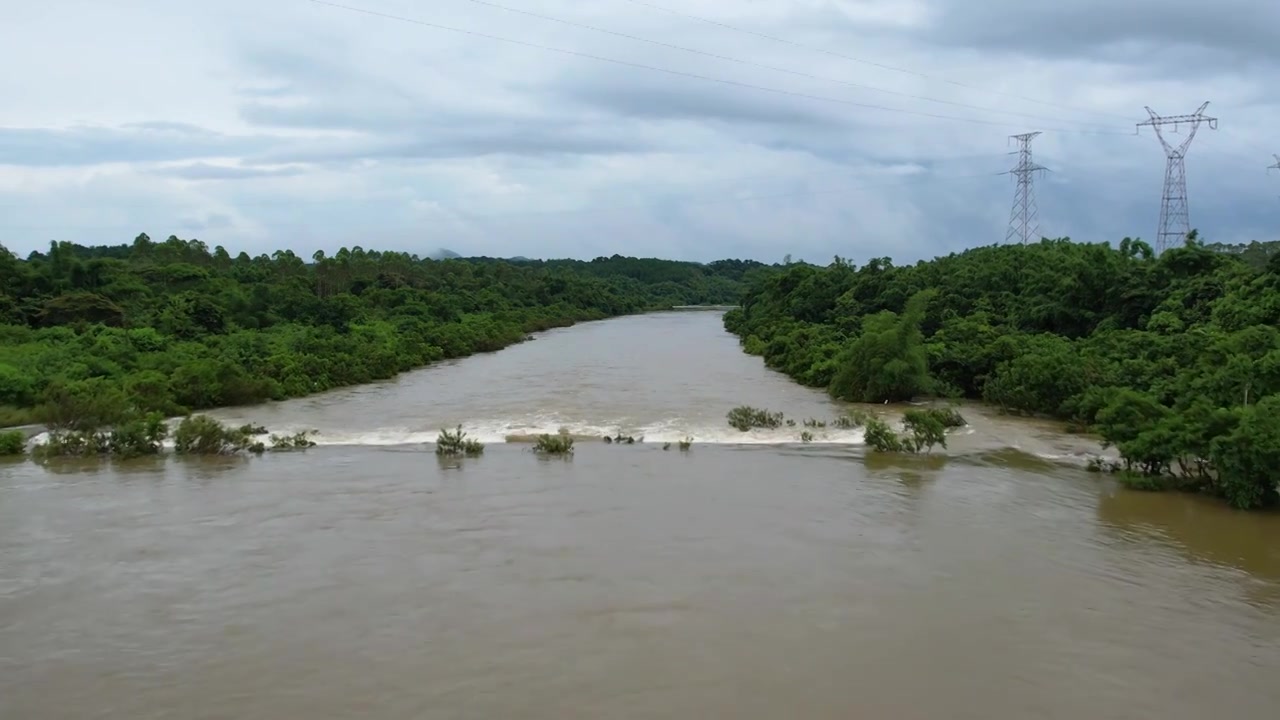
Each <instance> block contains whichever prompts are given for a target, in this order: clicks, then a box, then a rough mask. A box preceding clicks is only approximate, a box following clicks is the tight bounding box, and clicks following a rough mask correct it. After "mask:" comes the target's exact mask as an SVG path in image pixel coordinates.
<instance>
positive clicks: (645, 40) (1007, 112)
mask: <svg viewBox="0 0 1280 720" xmlns="http://www.w3.org/2000/svg"><path fill="white" fill-rule="evenodd" d="M464 1H465V2H469V3H473V4H475V5H483V6H485V7H491V8H495V9H497V10H503V11H506V12H510V13H515V14H517V15H525V16H527V17H534V18H538V19H540V20H546V21H549V22H554V23H560V24H562V25H568V26H569V27H576V28H581V29H583V30H590V31H592V32H598V33H603V34H605V35H612V36H614V37H620V38H626V39H628V40H635V41H636V42H642V43H649V44H650V45H657V46H659V47H664V48H668V49H671V50H679V51H681V52H687V53H693V54H694V55H702V56H703V57H709V58H715V59H717V60H725V61H728V62H733V63H738V64H740V65H749V66H751V67H757V68H761V69H763V70H771V71H773V72H780V73H786V74H788V75H795V76H796V77H803V78H808V79H810V80H820V81H823V82H830V83H836V84H838V85H844V86H846V87H852V88H859V89H862V90H871V91H873V92H880V93H885V94H888V95H897V96H899V97H905V98H911V99H913V100H921V101H924V102H931V103H938V104H941V105H951V106H954V107H962V108H968V109H970V110H981V111H983V112H992V113H997V114H1001V115H1014V116H1018V117H1025V118H1031V119H1033V120H1060V119H1061V118H1050V117H1046V116H1043V115H1032V114H1029V113H1021V112H1014V111H1012V110H1001V109H1000V108H993V107H984V106H982V105H971V104H969V103H962V102H955V101H952V100H941V99H938V98H931V97H927V96H924V95H914V94H912V93H906V92H900V91H898V90H888V89H885V88H880V87H876V86H874V85H865V84H863V83H856V82H850V81H847V80H840V79H838V78H832V77H825V76H822V75H814V74H812V73H807V72H802V71H800V70H792V69H790V68H784V67H777V66H775V65H765V64H764V63H758V62H755V61H753V60H743V59H742V58H737V57H732V56H730V55H721V54H719V53H713V52H707V51H705V50H698V49H696V48H690V47H684V46H682V45H675V44H673V43H668V42H663V41H661V40H653V39H650V38H645V37H639V36H637V35H631V34H628V33H624V32H617V31H615V30H608V29H605V28H600V27H596V26H594V25H587V24H585V23H580V22H575V21H573V20H565V19H563V18H558V17H554V16H551V15H546V14H543V13H537V12H533V11H531V10H521V9H519V8H513V7H507V6H506V5H499V4H498V3H494V2H488V1H487V0H464ZM325 4H327V3H325ZM1126 119H1128V118H1126ZM1068 122H1073V123H1077V121H1074V120H1070V121H1068ZM1078 124H1080V125H1088V126H1091V127H1105V128H1112V127H1113V126H1110V125H1100V124H1098V123H1084V122H1079V123H1078ZM1126 134H1127V133H1126Z"/></svg>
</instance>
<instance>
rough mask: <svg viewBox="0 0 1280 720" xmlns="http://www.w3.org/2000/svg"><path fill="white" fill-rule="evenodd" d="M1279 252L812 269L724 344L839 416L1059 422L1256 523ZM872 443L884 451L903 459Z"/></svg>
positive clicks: (774, 280)
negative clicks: (940, 400) (907, 413)
mask: <svg viewBox="0 0 1280 720" xmlns="http://www.w3.org/2000/svg"><path fill="white" fill-rule="evenodd" d="M1272 249H1273V248H1271V249H1269V246H1266V247H1263V246H1259V247H1253V246H1249V247H1248V248H1247V249H1245V250H1239V251H1238V252H1237V251H1228V250H1229V248H1227V249H1224V248H1222V247H1206V246H1205V245H1204V244H1202V243H1201V242H1199V240H1198V239H1197V238H1196V237H1195V234H1194V233H1193V234H1192V235H1191V236H1190V237H1189V238H1188V240H1187V242H1186V244H1185V246H1184V247H1177V248H1171V249H1169V250H1167V251H1165V252H1164V253H1162V254H1160V255H1159V256H1158V257H1157V256H1156V255H1155V253H1154V252H1152V249H1151V248H1150V246H1148V245H1147V244H1146V243H1143V242H1141V241H1136V240H1131V239H1127V238H1126V239H1125V240H1123V241H1122V242H1121V243H1119V245H1118V246H1117V247H1112V246H1110V245H1107V244H1086V243H1075V242H1071V241H1070V240H1068V239H1060V240H1044V241H1042V242H1040V243H1036V244H1030V245H997V246H990V247H982V248H975V249H972V250H968V251H965V252H962V253H957V254H952V255H948V256H946V257H940V258H937V259H934V260H931V261H927V262H919V263H916V264H914V265H906V266H895V265H894V264H893V262H892V261H891V260H889V259H888V258H877V259H873V260H871V261H870V262H868V263H866V264H865V265H863V266H862V267H860V268H859V267H855V266H854V265H853V264H852V263H849V262H847V261H845V260H842V259H840V258H836V260H835V261H834V262H833V263H831V264H830V265H829V266H827V267H817V266H813V265H808V264H803V263H798V264H792V265H788V266H785V267H782V268H779V269H776V270H772V271H770V272H768V273H767V274H765V275H763V276H759V277H755V278H753V279H751V281H750V282H749V283H748V287H747V290H746V292H745V295H744V298H743V301H742V304H741V307H740V308H739V309H735V310H731V311H729V312H728V313H726V315H725V327H726V328H727V329H729V330H730V331H731V332H733V333H735V334H737V335H738V336H739V338H740V339H741V342H742V344H743V347H744V349H745V350H746V351H747V352H750V353H753V354H757V355H761V356H763V357H764V360H765V362H766V363H767V364H768V365H769V367H771V368H774V369H777V370H780V371H782V372H784V373H786V374H788V375H790V376H791V377H792V378H794V379H796V380H797V381H799V382H801V383H804V384H806V385H810V386H814V387H823V388H826V389H827V390H828V391H829V392H830V393H831V394H832V395H833V396H835V397H837V398H842V399H846V400H854V401H861V402H885V401H894V400H904V399H909V398H911V397H918V396H938V397H967V398H973V399H980V400H985V401H987V402H989V403H992V404H994V405H996V406H998V407H1001V408H1003V409H1004V410H1006V411H1007V412H1010V413H1021V414H1028V415H1038V416H1046V417H1053V418H1058V419H1061V420H1063V421H1067V422H1068V423H1070V425H1071V426H1073V427H1075V428H1077V429H1081V430H1089V431H1092V432H1096V433H1097V434H1099V435H1100V436H1101V437H1102V439H1103V441H1104V442H1105V443H1107V444H1109V445H1112V446H1114V447H1115V448H1116V449H1117V450H1118V452H1119V453H1120V455H1121V457H1122V461H1121V463H1120V464H1119V468H1118V469H1119V470H1121V471H1122V472H1124V473H1126V477H1127V478H1129V479H1128V480H1126V482H1127V483H1129V484H1134V485H1141V486H1144V487H1151V488H1168V487H1177V488H1180V489H1187V490H1195V491H1200V492H1206V493H1211V494H1213V495H1216V496H1219V497H1222V498H1224V499H1225V500H1226V501H1228V502H1229V503H1231V504H1232V505H1234V506H1236V507H1240V508H1256V507H1261V506H1264V505H1268V504H1272V503H1274V502H1276V500H1277V492H1276V482H1277V477H1278V476H1280V473H1277V471H1276V468H1278V467H1280V254H1277V253H1275V252H1272V251H1271V250H1272ZM866 431H867V438H868V443H869V444H873V443H872V440H873V438H880V439H881V442H882V443H883V444H884V446H885V447H892V446H893V443H894V439H890V436H891V435H892V437H893V438H895V439H897V440H898V441H899V442H902V441H903V439H902V438H901V437H899V436H897V434H896V433H893V432H892V430H890V429H888V428H887V426H883V427H882V426H881V424H875V423H872V422H867V423H866ZM917 431H919V432H920V433H921V434H920V435H917ZM936 437H937V436H936V434H935V433H934V432H933V430H932V427H931V421H924V420H921V419H917V423H916V428H915V429H913V430H911V431H910V438H911V439H910V442H911V443H912V444H919V443H924V445H923V447H925V448H928V447H930V446H931V445H930V444H929V442H928V441H929V440H931V439H935V440H936ZM936 444H941V443H936ZM1100 468H1102V466H1101V465H1096V466H1095V469H1100Z"/></svg>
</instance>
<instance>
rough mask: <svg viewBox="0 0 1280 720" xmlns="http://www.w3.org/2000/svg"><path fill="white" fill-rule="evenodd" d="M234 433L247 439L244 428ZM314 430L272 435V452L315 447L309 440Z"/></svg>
mask: <svg viewBox="0 0 1280 720" xmlns="http://www.w3.org/2000/svg"><path fill="white" fill-rule="evenodd" d="M236 432H238V433H240V434H242V435H244V436H245V437H248V433H245V432H244V428H241V429H240V430H237V431H236ZM315 432H316V431H315V430H303V431H301V432H296V433H294V434H292V435H272V436H271V449H272V450H306V449H307V448H309V447H315V446H316V443H315V441H314V440H312V439H311V435H313V434H315Z"/></svg>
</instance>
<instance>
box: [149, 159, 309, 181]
mask: <svg viewBox="0 0 1280 720" xmlns="http://www.w3.org/2000/svg"><path fill="white" fill-rule="evenodd" d="M306 171H307V169H306V168H304V167H300V166H292V167H281V168H258V167H230V166H226V165H210V164H209V163H191V164H189V165H177V166H171V167H163V168H157V169H155V170H152V171H151V172H152V173H154V174H156V175H163V176H165V177H173V178H181V179H183V180H253V179H257V178H278V177H294V176H297V175H302V174H303V173H305V172H306Z"/></svg>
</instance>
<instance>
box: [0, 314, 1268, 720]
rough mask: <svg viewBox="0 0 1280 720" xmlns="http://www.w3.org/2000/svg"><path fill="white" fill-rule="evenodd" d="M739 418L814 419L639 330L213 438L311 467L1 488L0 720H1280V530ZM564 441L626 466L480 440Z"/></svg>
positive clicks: (1034, 471)
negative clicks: (441, 456) (263, 431)
mask: <svg viewBox="0 0 1280 720" xmlns="http://www.w3.org/2000/svg"><path fill="white" fill-rule="evenodd" d="M741 403H747V404H752V405H757V406H763V407H769V408H771V409H775V410H780V411H783V412H786V413H787V414H788V416H792V417H796V418H800V419H803V418H806V417H811V416H812V417H818V418H826V417H830V416H832V415H834V414H835V413H836V412H837V411H838V408H837V407H836V406H835V405H834V404H833V403H831V402H830V401H829V400H827V399H826V398H825V397H824V396H823V395H822V394H821V393H818V392H813V391H810V390H806V389H804V388H799V387H797V386H795V385H794V384H792V383H790V382H789V381H787V380H786V378H783V377H781V376H779V375H777V374H775V373H772V372H769V371H767V370H765V369H764V368H763V367H762V365H761V363H760V361H759V359H758V358H752V357H749V356H746V355H743V354H742V353H741V352H740V351H739V349H738V347H737V344H736V341H735V340H734V338H732V337H731V336H728V335H727V334H725V333H723V331H722V330H721V329H720V326H719V314H718V313H688V312H685V313H663V314H655V315H648V316H641V317H631V318H623V319H618V320H612V321H606V322H600V323H590V324H586V325H581V326H578V327H575V328H567V329H563V330H557V331H553V332H550V333H546V334H543V335H541V336H539V338H538V339H537V340H535V341H534V342H530V343H527V344H524V345H520V346H517V347H514V348H510V349H508V350H506V351H503V352H501V353H495V354H491V355H484V356H480V357H473V358H469V359H466V360H462V361H459V362H455V363H449V364H442V365H439V366H436V367H433V368H428V369H425V370H422V371H419V372H415V373H410V374H407V375H405V376H402V377H401V378H399V379H398V380H396V381H393V382H388V383H382V384H378V385H370V386H365V387H360V388H352V389H347V390H342V391H337V392H333V393H328V394H325V395H321V396H317V397H313V398H307V399H302V400H297V401H291V402H287V403H279V404H274V405H270V406H263V407H258V408H248V409H240V410H235V411H225V412H221V413H219V415H220V416H221V417H223V418H225V419H228V420H243V421H254V422H260V423H263V424H266V425H267V426H269V427H271V428H272V429H279V430H285V429H301V428H313V429H317V430H319V431H320V432H319V434H318V435H317V439H318V440H319V441H320V442H321V445H320V446H318V447H316V448H314V449H311V450H308V451H306V452H305V453H291V454H276V455H267V456H265V457H262V458H256V459H212V460H209V459H195V460H187V459H181V458H173V457H169V458H162V459H149V460H142V461H135V462H127V463H100V462H64V463H55V464H50V465H45V466H39V465H36V464H34V463H30V462H23V463H12V462H11V463H6V464H0V718H5V720H9V719H10V718H13V719H15V720H17V719H25V718H129V719H130V720H134V719H139V720H140V719H144V718H210V719H213V718H237V719H239V718H246V719H249V718H261V719H263V720H293V719H295V718H296V719H307V720H311V719H314V718H351V717H361V718H410V717H412V718H433V719H434V718H440V719H452V718H467V719H472V718H474V719H477V720H480V719H484V720H489V719H492V718H536V719H543V718H546V719H551V718H568V717H574V718H577V717H581V718H628V719H629V718H705V717H724V718H769V719H774V718H784V717H785V718H792V717H795V718H833V719H834V718H841V719H845V718H862V717H866V718H893V719H895V720H897V719H908V718H975V719H978V718H981V719H982V720H989V719H991V718H1018V719H1022V718H1117V719H1118V718H1125V719H1126V720H1127V719H1131V718H1162V719H1164V718H1188V719H1190V718H1196V719H1202V718H1207V717H1214V716H1217V715H1230V716H1231V717H1236V718H1273V717H1276V712H1277V708H1278V707H1280V517H1277V516H1275V515H1269V514H1244V513H1236V512H1232V511H1230V510H1228V509H1226V508H1224V507H1223V506H1221V505H1220V504H1218V503H1215V502H1213V501H1207V500H1202V499H1199V498H1195V497H1187V496H1180V495H1151V494H1141V493H1132V492H1128V491H1124V490H1122V489H1119V488H1117V487H1116V486H1115V485H1114V483H1113V482H1112V481H1110V480H1109V479H1108V478H1106V477H1102V476H1098V475H1091V474H1088V473H1086V472H1083V471H1082V470H1080V469H1078V468H1077V467H1073V466H1072V465H1071V464H1070V462H1069V461H1070V459H1071V458H1073V457H1077V458H1078V457H1079V456H1081V455H1083V454H1085V453H1087V452H1088V451H1089V449H1090V448H1089V443H1088V441H1087V440H1086V439H1082V438H1077V437H1071V436H1064V435H1060V434H1058V433H1056V431H1055V430H1056V429H1055V428H1054V427H1052V426H1051V425H1047V424H1037V423H1027V422H1021V421H1016V420H1011V419H1006V418H1000V417H997V416H994V415H992V414H991V413H989V412H985V411H983V410H982V409H980V408H972V407H971V408H966V409H965V414H966V415H967V416H968V417H969V419H970V421H971V423H972V426H971V427H970V428H967V429H965V430H962V431H960V432H959V433H958V434H956V435H954V436H953V437H952V439H951V442H950V443H949V444H950V446H951V447H950V449H949V450H948V451H947V452H946V453H945V457H943V456H941V455H940V456H936V457H928V458H925V457H921V458H894V459H891V458H885V457H883V456H867V455H865V454H864V453H863V452H862V449H861V447H860V446H859V444H858V443H859V441H860V435H859V434H858V433H857V432H856V431H818V434H819V437H818V438H817V441H816V442H814V443H811V444H801V443H798V442H795V441H796V439H797V436H798V433H799V431H800V430H801V428H782V429H780V430H778V431H769V432H763V433H753V434H749V435H747V436H742V435H741V434H739V433H737V432H736V431H733V430H731V429H728V428H727V426H725V423H724V413H725V412H726V411H727V410H728V409H729V408H731V407H733V406H734V405H737V404H741ZM884 410H885V412H887V413H892V412H893V409H892V408H886V409H884ZM459 422H461V423H464V425H465V426H466V427H468V428H472V429H473V432H474V434H476V435H477V436H478V437H481V439H484V440H486V441H487V442H488V443H489V446H488V448H487V450H486V452H485V454H484V456H483V457H481V458H476V459H471V460H467V461H464V462H461V463H441V462H438V461H437V459H436V457H435V456H434V455H433V454H432V453H431V451H430V446H429V445H426V444H424V443H426V442H429V441H430V440H432V439H434V436H435V432H436V429H438V428H439V427H440V426H441V425H445V424H456V423H459ZM560 427H565V428H567V429H569V430H570V431H572V432H575V433H583V434H590V433H593V432H595V433H599V432H614V431H618V430H622V431H624V432H628V433H632V434H637V435H639V434H643V435H645V442H644V443H641V444H637V445H629V446H622V447H619V446H616V445H610V446H606V445H604V444H603V443H601V442H586V441H582V442H580V443H579V446H578V450H577V452H576V453H575V455H574V457H573V458H572V459H571V460H545V459H539V458H537V457H535V456H534V455H533V454H532V453H531V452H529V449H528V446H527V444H524V443H516V442H513V443H504V442H503V439H504V438H506V437H508V436H516V435H520V434H523V433H528V432H537V431H548V430H550V431H554V430H556V429H558V428H560ZM685 435H693V436H694V438H695V443H694V446H693V448H692V449H691V450H690V451H689V452H687V453H682V452H680V451H678V450H677V449H676V448H672V449H671V450H668V451H664V450H663V449H662V444H663V443H664V442H666V441H667V440H674V439H678V438H679V437H683V436H685Z"/></svg>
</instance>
